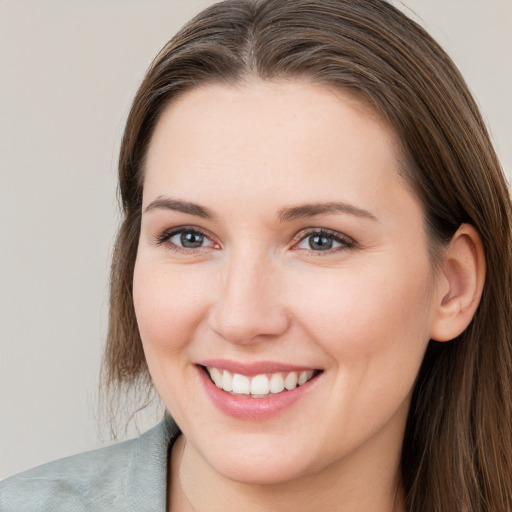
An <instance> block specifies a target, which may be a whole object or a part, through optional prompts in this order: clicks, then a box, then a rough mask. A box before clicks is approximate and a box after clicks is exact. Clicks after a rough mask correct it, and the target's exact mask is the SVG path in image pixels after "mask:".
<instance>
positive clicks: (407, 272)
mask: <svg viewBox="0 0 512 512" xmlns="http://www.w3.org/2000/svg"><path fill="white" fill-rule="evenodd" d="M430 279H431V277H430V266H429V264H428V261H425V263H424V265H422V266H421V268H418V267H416V268H414V269H407V268H406V267H404V266H401V265H400V260H398V259H395V258H393V259H390V261H383V262H381V264H379V265H375V266H373V267H370V266H364V268H363V267H361V268H360V269H359V268H350V269H339V271H329V272H325V273H323V275H322V274H319V273H316V275H309V276H308V275H304V276H302V277H301V283H300V289H301V292H300V293H299V290H298V289H295V290H294V291H292V293H291V295H292V296H294V297H296V299H295V301H296V302H295V303H296V308H295V309H296V314H295V318H296V319H298V321H299V322H300V323H301V324H302V326H303V328H304V329H305V330H307V331H308V333H309V335H310V336H311V337H312V338H313V339H315V340H316V342H317V343H318V344H319V345H321V346H322V348H323V349H324V351H325V352H326V353H328V354H329V355H331V357H332V358H333V359H334V360H335V361H336V363H337V364H338V365H341V366H344V365H347V366H348V365H351V364H358V365H360V366H361V368H362V367H363V366H369V365H371V364H373V361H374V360H377V359H379V360H381V361H383V360H384V359H387V360H388V362H389V363H393V364H398V362H399V361H403V360H404V358H409V359H410V358H413V359H414V362H413V364H414V365H416V364H417V361H418V360H421V357H422V354H423V351H424V348H425V346H426V343H427V341H428V333H429V311H430V308H429V297H430V288H431V283H430ZM405 360H407V359H405Z"/></svg>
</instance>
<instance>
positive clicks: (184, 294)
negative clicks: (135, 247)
mask: <svg viewBox="0 0 512 512" xmlns="http://www.w3.org/2000/svg"><path fill="white" fill-rule="evenodd" d="M203 289H204V280H203V279H202V278H201V276H200V275H199V274H197V273H196V274H194V273H186V272H179V271H176V270H175V269H174V268H172V267H170V266H167V267H166V266H165V265H161V264H159V263H158V262H152V261H151V260H149V258H148V259H146V258H144V256H143V257H141V258H138V259H137V262H136V264H135V271H134V280H133V298H134V307H135V314H136V317H137V323H138V326H139V331H140V335H141V338H142V342H143V345H144V350H145V351H146V354H148V352H150V351H151V352H165V353H166V354H167V355H171V354H172V353H173V352H177V351H179V350H180V349H181V348H183V346H185V345H186V344H187V343H188V342H189V341H190V337H191V336H192V333H193V331H194V330H195V329H196V327H197V325H198V324H199V323H200V322H201V319H202V313H201V312H202V311H203V310H204V302H205V297H204V290H203Z"/></svg>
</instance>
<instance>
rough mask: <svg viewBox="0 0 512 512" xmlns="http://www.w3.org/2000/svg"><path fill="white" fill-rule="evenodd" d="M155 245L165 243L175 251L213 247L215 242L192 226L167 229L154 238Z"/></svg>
mask: <svg viewBox="0 0 512 512" xmlns="http://www.w3.org/2000/svg"><path fill="white" fill-rule="evenodd" d="M156 244H157V245H164V244H165V245H167V247H168V248H169V249H171V250H175V251H181V252H184V251H187V250H190V251H193V250H194V249H200V248H203V247H211V248H215V246H216V245H215V243H214V242H212V240H210V238H208V237H207V236H206V235H205V234H204V233H202V232H201V231H198V230H196V229H192V228H179V229H173V230H168V231H165V232H164V233H162V234H161V235H160V236H158V237H157V238H156Z"/></svg>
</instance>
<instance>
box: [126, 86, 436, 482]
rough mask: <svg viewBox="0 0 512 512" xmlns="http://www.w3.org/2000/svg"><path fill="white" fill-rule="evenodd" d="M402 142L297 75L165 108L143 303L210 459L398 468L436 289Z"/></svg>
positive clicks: (278, 474)
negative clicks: (404, 173) (401, 159)
mask: <svg viewBox="0 0 512 512" xmlns="http://www.w3.org/2000/svg"><path fill="white" fill-rule="evenodd" d="M397 148H398V144H397V143H396V140H395V138H394V135H393V133H392V132H391V130H390V129H389V128H388V127H387V126H386V125H385V124H383V123H382V122H381V121H380V120H379V119H378V118H377V116H376V115H374V114H372V112H371V111H370V110H369V108H368V107H366V106H365V105H364V104H362V103H361V102H359V101H358V100H357V99H355V98H354V97H352V96H350V95H348V94H344V93H341V92H333V91H332V90H330V89H327V88H326V87H322V86H319V85H312V84H308V83H305V82H298V81H297V82H285V81H282V82H263V81H254V82H251V83H249V84H245V85H243V86H240V87H232V88H231V87H227V86H221V85H209V86H206V87H202V88H197V89H195V90H192V91H191V92H187V93H185V94H184V95H183V96H181V97H180V98H178V99H177V100H175V101H174V102H173V103H172V104H171V105H170V106H169V107H168V108H167V110H166V111H165V112H164V114H163V116H162V117H161V119H160V121H159V123H158V125H157V127H156V131H155V133H154V136H153V138H152V141H151V145H150V148H149V153H148V159H147V168H146V174H145V182H144V199H143V214H142V226H141V235H140V243H139V248H138V254H137V261H136V265H135V276H134V300H135V310H136V315H137V320H138V324H139V328H140V333H141V337H142V341H143V345H144V350H145V354H146V358H147V363H148V366H149V370H150V373H151V376H152V378H153V381H154V383H155V385H156V387H157V389H158V391H159V393H160V396H161V397H162V399H163V401H164V402H165V404H166V406H167V408H168V409H169V411H170V412H171V414H172V415H173V417H174V418H175V420H176V422H177V423H178V425H179V426H180V427H181V429H182V431H183V433H184V435H185V438H186V441H187V446H188V447H189V449H190V450H193V451H194V453H195V456H196V459H197V460H198V461H202V462H204V463H206V466H208V467H209V468H210V469H212V470H213V471H215V472H217V473H220V474H222V475H224V476H226V477H229V478H233V479H235V480H239V481H246V482H257V483H270V482H284V481H289V480H292V479H294V478H297V477H299V476H305V475H312V474H315V473H318V472H322V471H331V470H334V469H337V470H341V468H344V467H345V468H347V470H348V468H349V467H350V468H352V469H353V468H354V467H360V468H364V467H368V466H369V465H372V467H375V468H379V467H383V468H384V467H389V466H390V465H392V466H394V467H395V466H397V465H398V459H399V454H400V446H401V442H402V437H403V430H404V426H405V421H406V416H407V411H408V406H409V402H410V396H411V389H412V387H413V383H414V380H415V377H416V375H417V373H418V369H419V366H420V363H421V360H422V356H423V354H424V351H425V348H426V345H427V342H428V340H429V337H430V336H429V334H430V327H431V323H432V321H433V318H434V313H435V308H436V304H437V303H438V297H437V295H438V294H437V295H436V289H437V287H436V279H437V278H436V276H435V275H434V273H433V271H432V268H431V264H430V262H429V258H428V252H427V240H426V236H425V231H424V227H423V216H422V210H421V207H420V204H419V203H418V201H417V200H416V199H415V198H414V197H413V195H412V194H411V193H410V191H409V190H408V189H407V188H406V186H405V185H404V182H403V180H402V178H401V177H400V175H399V163H398V157H397V151H398V149H397ZM205 367H211V368H213V369H212V370H210V373H208V371H207V370H206V369H205ZM210 375H211V377H210ZM297 378H299V379H300V380H299V382H298V383H297ZM212 379H213V380H214V381H216V383H217V384H215V383H214V382H213V380H212ZM307 379H309V380H307ZM304 380H306V382H304ZM297 384H299V385H297ZM218 386H220V387H218ZM251 386H252V388H251ZM283 386H285V387H284V389H283ZM294 386H297V387H295V388H294ZM233 387H234V391H233ZM224 388H225V389H224ZM287 388H291V389H287ZM230 389H231V391H229V390H230ZM233 393H235V394H233ZM358 465H359V466H358ZM206 466H205V467H206ZM352 469H351V470H352Z"/></svg>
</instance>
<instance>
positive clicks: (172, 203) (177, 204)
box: [144, 197, 215, 219]
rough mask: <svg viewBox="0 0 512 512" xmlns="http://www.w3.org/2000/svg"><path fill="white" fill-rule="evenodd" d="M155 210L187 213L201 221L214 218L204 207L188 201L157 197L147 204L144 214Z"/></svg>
mask: <svg viewBox="0 0 512 512" xmlns="http://www.w3.org/2000/svg"><path fill="white" fill-rule="evenodd" d="M155 208H163V209H166V210H173V211H175V212H181V213H188V214H190V215H196V216H197V217H202V218H203V219H214V218H215V215H214V214H213V212H212V211H211V210H209V209H208V208H205V207H204V206H200V205H198V204H195V203H190V202H189V201H181V200H179V199H172V198H166V197H159V198H157V199H155V200H154V201H153V202H151V203H149V205H148V206H147V208H146V209H145V210H144V212H145V213H146V212H149V211H151V210H154V209H155Z"/></svg>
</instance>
